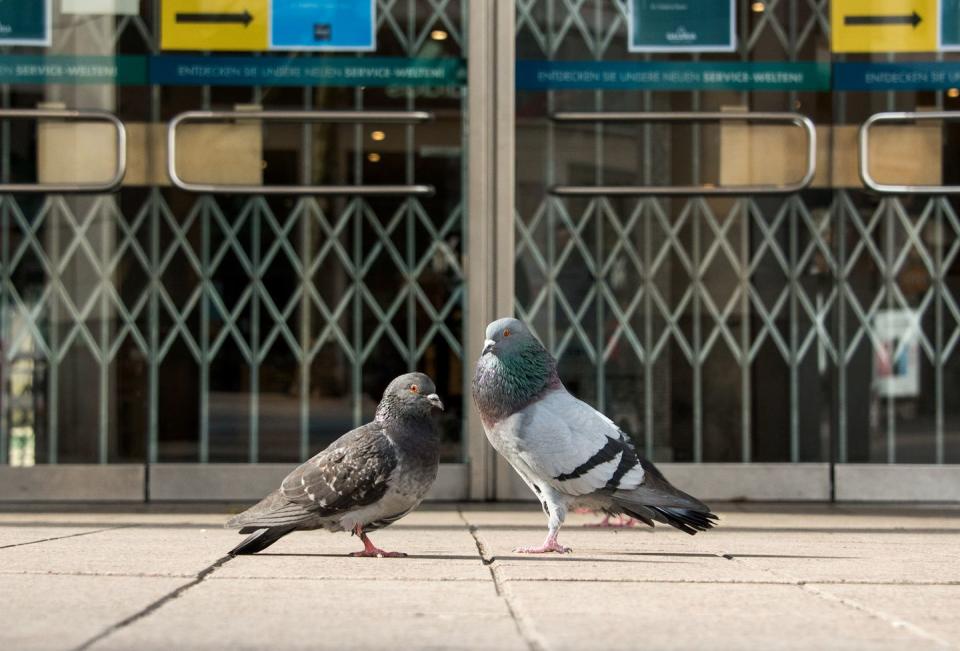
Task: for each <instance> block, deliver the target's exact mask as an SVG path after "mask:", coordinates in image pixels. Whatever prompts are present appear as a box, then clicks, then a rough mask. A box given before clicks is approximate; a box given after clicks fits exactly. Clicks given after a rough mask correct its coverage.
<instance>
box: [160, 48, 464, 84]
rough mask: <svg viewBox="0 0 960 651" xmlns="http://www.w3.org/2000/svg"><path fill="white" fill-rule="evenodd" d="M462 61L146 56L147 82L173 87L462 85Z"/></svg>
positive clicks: (382, 58) (390, 58) (374, 58)
mask: <svg viewBox="0 0 960 651" xmlns="http://www.w3.org/2000/svg"><path fill="white" fill-rule="evenodd" d="M465 82H466V66H465V65H464V62H463V60H462V59H454V58H437V59H404V58H399V57H398V58H394V57H356V58H353V57H351V58H341V57H336V58H334V57H331V58H319V57H318V58H311V57H282V56H264V57H204V56H187V55H183V56H180V55H168V56H154V57H151V58H150V83H153V84H168V85H172V86H461V85H463V84H464V83H465Z"/></svg>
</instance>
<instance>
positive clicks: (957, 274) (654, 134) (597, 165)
mask: <svg viewBox="0 0 960 651" xmlns="http://www.w3.org/2000/svg"><path fill="white" fill-rule="evenodd" d="M628 5H629V2H627V1H615V2H591V1H589V0H540V1H538V0H530V1H527V2H524V1H520V2H518V3H517V24H516V30H517V57H518V59H521V60H531V61H596V62H600V61H620V60H633V61H664V60H671V61H708V60H710V61H765V62H774V61H815V60H820V61H821V62H823V61H824V52H825V51H826V52H829V50H830V42H829V39H830V24H829V3H828V2H816V1H812V0H811V1H807V0H771V1H769V2H763V3H746V2H742V3H737V7H738V9H737V11H738V16H737V19H738V26H737V27H738V41H737V42H738V45H737V50H736V52H735V53H731V54H699V55H698V54H679V55H677V54H674V55H661V54H632V53H629V52H627V48H626V42H627V23H628V9H629V8H628ZM951 56H952V57H956V55H944V54H941V55H938V59H941V60H943V59H949V58H950V57H951ZM912 58H913V59H917V58H924V59H928V58H931V57H927V56H922V57H917V56H916V55H914V56H913V57H912ZM859 59H864V60H869V57H866V56H860V57H857V56H853V55H847V56H846V57H844V56H843V55H835V56H834V58H833V59H832V61H843V60H859ZM910 59H911V56H910V55H883V57H882V60H884V61H900V60H910ZM731 105H733V106H736V107H738V108H740V109H741V110H742V109H744V108H745V109H747V110H749V111H779V112H794V111H796V112H799V113H802V114H805V115H807V116H809V117H810V118H811V119H813V120H814V121H815V122H816V124H817V127H818V131H819V132H820V134H819V136H818V137H819V138H821V139H823V141H824V143H825V144H826V145H827V147H831V146H832V144H833V141H832V138H834V137H836V136H835V134H836V133H838V126H839V125H853V128H855V127H856V125H858V124H860V123H862V122H864V121H865V120H866V119H867V118H868V117H869V116H870V115H871V114H873V113H876V112H880V111H885V110H915V109H916V108H917V107H918V106H920V105H922V106H923V107H925V108H926V107H929V108H932V109H941V110H942V109H953V110H956V109H957V108H960V107H958V106H957V105H956V101H955V99H952V98H951V97H947V96H946V94H945V93H941V92H926V93H893V92H887V93H866V92H859V93H852V92H850V93H848V92H839V91H832V92H829V91H823V92H813V91H778V92H750V93H747V92H734V91H730V92H719V91H688V92H680V91H672V92H668V91H643V92H640V91H628V90H530V91H526V90H522V89H520V90H518V91H517V116H518V117H517V124H518V127H517V152H518V154H517V155H518V165H517V170H518V172H517V175H518V180H517V183H518V193H517V194H518V200H517V212H516V241H517V245H516V260H517V265H516V275H517V279H516V287H517V312H518V314H520V315H521V316H522V317H523V318H525V319H526V320H528V321H530V322H531V323H532V324H533V325H534V327H535V329H536V331H537V333H538V334H539V335H540V336H541V338H542V339H543V340H544V341H545V342H546V343H547V344H548V346H549V347H550V348H551V350H553V351H554V353H555V354H556V355H557V356H558V357H559V358H560V359H561V370H562V373H563V375H564V377H565V380H566V382H567V383H568V385H572V386H574V387H575V388H576V389H577V391H578V392H579V393H580V395H581V396H583V397H585V398H586V399H588V400H590V401H591V402H594V403H596V404H598V405H599V406H600V407H601V408H603V409H604V410H605V412H606V413H608V414H609V415H610V416H611V417H612V418H614V420H616V421H617V422H618V423H619V424H621V425H622V426H623V427H624V428H625V429H626V430H628V431H630V432H631V434H632V435H633V436H634V438H635V440H636V442H637V444H638V445H639V446H640V447H641V448H642V449H644V450H645V451H646V453H647V454H648V455H650V456H651V457H652V458H654V459H655V460H658V461H662V462H673V461H678V462H694V463H700V462H724V463H745V464H764V463H778V464H779V463H787V464H803V463H804V462H811V463H823V464H831V467H834V466H833V464H837V465H836V466H835V467H836V468H837V470H838V472H840V471H846V470H847V468H848V467H847V466H844V465H841V464H861V463H914V464H934V465H942V464H951V463H953V464H956V463H958V462H960V412H958V407H957V405H956V401H954V400H951V395H956V392H957V390H958V388H960V387H958V386H957V373H958V370H960V359H958V354H957V342H958V339H960V311H958V303H957V289H958V287H960V282H958V281H960V270H958V268H957V252H958V249H960V220H958V217H957V211H956V205H957V204H956V199H955V198H954V197H953V196H950V195H939V196H917V195H904V196H877V195H876V194H873V193H868V192H866V191H864V190H861V189H857V188H856V187H849V185H844V186H841V185H839V184H834V183H832V182H829V181H827V182H819V183H814V185H813V187H811V188H810V189H807V190H803V191H800V192H797V193H794V194H787V195H784V196H780V197H761V196H745V197H742V198H737V199H730V198H722V197H721V198H717V197H715V196H711V195H710V194H709V193H704V194H703V195H701V196H691V197H659V196H638V197H626V198H625V197H621V196H604V195H603V194H601V193H598V196H591V197H576V196H563V195H559V194H558V193H552V192H551V187H553V186H556V185H558V184H571V183H574V184H576V185H578V186H586V185H596V186H603V185H606V186H609V185H618V184H620V185H622V184H624V183H634V184H639V185H643V186H647V187H650V186H656V185H676V184H678V179H679V183H681V184H682V183H690V184H694V185H704V184H708V183H710V182H714V181H715V178H714V177H713V176H711V173H710V170H708V169H707V168H708V166H709V163H708V159H709V158H711V157H715V156H716V155H717V147H716V135H715V133H714V134H713V135H711V134H710V132H709V127H708V126H702V125H691V126H690V127H689V128H688V129H686V130H685V131H683V132H682V133H680V134H679V135H678V134H677V131H678V130H677V129H674V131H672V132H671V131H670V130H669V128H664V127H663V125H653V124H648V123H645V124H642V125H639V126H626V125H611V124H606V123H598V122H595V123H593V124H588V125H586V126H584V125H577V127H576V128H575V129H573V128H571V126H570V125H567V124H563V123H558V122H556V121H551V120H550V119H549V118H550V116H551V115H555V114H559V113H562V112H570V111H578V112H581V113H593V114H595V115H602V114H604V113H607V112H623V111H641V112H651V111H660V112H676V111H697V112H703V111H706V112H709V111H721V110H724V109H726V108H727V107H728V106H731ZM824 127H825V128H824ZM831 127H833V129H831ZM948 142H949V141H948ZM829 151H831V152H835V151H836V150H835V149H829ZM787 153H790V152H787ZM771 155H772V157H773V158H776V157H777V155H780V156H783V155H785V154H784V153H783V152H771ZM797 155H799V154H797ZM834 155H836V154H835V153H831V156H834ZM947 158H948V154H947V153H946V151H945V153H944V159H945V161H946V160H947ZM820 164H821V166H823V161H820ZM835 164H839V163H838V162H837V161H835V160H833V159H832V158H829V159H828V161H827V166H828V167H831V168H832V167H833V166H834V165H835ZM949 167H950V164H949V162H947V168H948V171H947V173H949V171H950V170H949ZM712 171H713V173H714V175H715V174H716V170H715V169H713V170H712ZM889 182H892V183H896V181H895V180H893V181H889ZM895 312H900V313H903V314H907V315H909V317H908V318H909V320H910V323H911V324H912V327H913V329H914V332H915V333H916V334H915V339H914V340H913V341H915V346H916V351H917V355H918V357H919V359H918V360H917V364H918V365H919V368H920V370H919V375H920V377H919V379H918V384H919V389H920V390H919V395H916V396H913V397H912V398H911V397H908V398H904V397H902V396H896V395H893V394H891V393H887V394H886V395H884V394H883V393H882V392H881V391H879V390H877V388H876V386H877V385H876V383H875V378H874V374H875V364H876V363H877V362H876V358H877V357H878V355H881V354H883V353H884V352H887V351H886V349H885V346H887V345H888V343H889V342H888V341H887V339H886V337H887V335H886V333H885V332H883V323H882V322H883V320H884V318H885V316H886V315H889V314H891V313H895ZM907 345H908V344H907V343H906V342H904V341H900V342H894V344H893V347H894V350H893V353H894V356H896V355H897V354H899V353H901V352H903V351H904V350H905V347H906V346H907ZM878 469H879V468H878ZM694 474H695V473H694V471H692V470H691V476H693V475H694ZM875 476H876V475H875ZM952 476H953V475H951V477H952ZM775 481H776V480H775ZM841 493H843V491H841ZM956 493H957V492H956V491H955V490H953V491H947V492H944V493H942V496H941V497H940V499H950V498H949V497H947V495H948V494H949V495H955V494H956ZM860 497H861V498H870V495H861V496H860ZM931 498H932V499H937V498H936V497H931Z"/></svg>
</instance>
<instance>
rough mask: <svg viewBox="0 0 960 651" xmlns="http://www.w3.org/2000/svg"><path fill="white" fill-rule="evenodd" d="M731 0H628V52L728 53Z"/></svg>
mask: <svg viewBox="0 0 960 651" xmlns="http://www.w3.org/2000/svg"><path fill="white" fill-rule="evenodd" d="M735 16H736V2H735V0H631V2H630V16H629V19H628V21H629V26H628V29H627V38H628V41H627V45H628V49H629V50H630V51H631V52H732V51H734V50H735V49H737V23H736V18H735Z"/></svg>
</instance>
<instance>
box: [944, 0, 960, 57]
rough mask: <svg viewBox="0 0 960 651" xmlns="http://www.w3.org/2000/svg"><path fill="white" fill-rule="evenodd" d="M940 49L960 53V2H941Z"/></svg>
mask: <svg viewBox="0 0 960 651" xmlns="http://www.w3.org/2000/svg"><path fill="white" fill-rule="evenodd" d="M940 49H941V50H945V51H947V52H957V51H960V0H940Z"/></svg>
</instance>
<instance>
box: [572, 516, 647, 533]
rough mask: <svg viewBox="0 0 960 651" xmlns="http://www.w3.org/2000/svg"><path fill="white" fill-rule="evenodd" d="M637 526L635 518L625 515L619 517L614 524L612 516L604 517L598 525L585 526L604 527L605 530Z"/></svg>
mask: <svg viewBox="0 0 960 651" xmlns="http://www.w3.org/2000/svg"><path fill="white" fill-rule="evenodd" d="M635 524H637V521H636V520H634V519H633V518H631V517H629V516H625V515H618V516H617V521H616V522H614V521H613V518H612V517H611V516H610V514H607V515H605V516H603V520H601V521H600V522H598V523H596V524H585V525H583V526H585V527H602V528H604V529H626V528H629V527H632V526H634V525H635Z"/></svg>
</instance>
